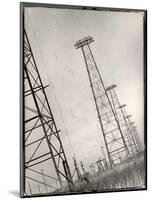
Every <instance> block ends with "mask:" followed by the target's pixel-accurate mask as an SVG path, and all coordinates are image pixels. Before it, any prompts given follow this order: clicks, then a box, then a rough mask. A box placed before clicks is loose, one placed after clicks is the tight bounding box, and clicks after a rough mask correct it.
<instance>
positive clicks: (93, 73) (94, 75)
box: [74, 36, 129, 167]
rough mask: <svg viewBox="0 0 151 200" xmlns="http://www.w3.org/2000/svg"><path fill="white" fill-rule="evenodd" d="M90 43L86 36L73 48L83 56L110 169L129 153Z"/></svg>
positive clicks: (89, 38)
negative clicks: (80, 51) (79, 50)
mask: <svg viewBox="0 0 151 200" xmlns="http://www.w3.org/2000/svg"><path fill="white" fill-rule="evenodd" d="M92 42H94V39H93V38H92V37H90V36H88V37H85V38H83V39H81V40H78V41H77V42H76V43H75V45H74V46H75V48H76V49H79V48H81V50H82V53H83V56H84V60H85V64H86V69H87V72H88V77H89V81H90V86H91V89H92V94H93V98H94V101H95V105H96V110H97V114H98V118H99V122H100V126H101V130H102V134H103V138H104V142H105V146H106V152H107V157H108V161H109V164H110V166H111V167H112V165H113V164H114V163H119V162H120V160H121V157H122V158H127V157H128V156H129V151H128V148H127V145H126V142H125V139H124V136H123V133H122V130H121V128H120V125H119V122H118V119H117V116H116V114H115V112H114V109H113V107H112V104H111V102H110V99H109V97H108V94H107V92H106V89H105V86H104V83H103V80H102V77H101V75H100V73H99V70H98V67H97V64H96V62H95V60H94V57H93V54H92V51H91V49H90V46H89V44H90V43H92Z"/></svg>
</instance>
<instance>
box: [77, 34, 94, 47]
mask: <svg viewBox="0 0 151 200" xmlns="http://www.w3.org/2000/svg"><path fill="white" fill-rule="evenodd" d="M92 42H94V39H93V37H91V36H87V37H84V38H82V39H81V40H78V41H77V42H76V43H75V45H74V46H75V48H76V49H78V48H81V47H83V46H85V45H88V44H90V43H92Z"/></svg>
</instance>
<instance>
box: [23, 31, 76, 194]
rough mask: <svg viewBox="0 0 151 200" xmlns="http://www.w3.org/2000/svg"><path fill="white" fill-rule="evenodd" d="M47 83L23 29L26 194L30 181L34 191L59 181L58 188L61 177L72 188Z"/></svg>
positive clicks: (54, 185)
mask: <svg viewBox="0 0 151 200" xmlns="http://www.w3.org/2000/svg"><path fill="white" fill-rule="evenodd" d="M46 87H47V85H46V86H44V85H43V82H42V79H41V77H40V73H39V71H38V68H37V64H36V61H35V58H34V55H33V52H32V49H31V46H30V42H29V39H28V36H27V33H26V32H25V31H24V104H25V116H24V124H25V125H24V126H25V133H24V134H25V135H24V152H25V163H24V168H25V180H24V181H25V183H24V185H25V193H26V194H28V193H29V190H28V189H27V188H28V187H27V183H28V182H29V181H30V183H31V184H30V188H32V191H34V194H38V193H39V192H41V188H40V186H41V187H43V186H45V188H47V191H48V192H54V191H55V190H56V189H58V185H59V189H61V188H62V186H63V183H64V181H65V184H66V185H68V186H69V190H70V191H71V190H72V184H73V183H72V178H71V173H70V168H69V165H68V162H67V158H66V155H65V152H64V149H63V145H62V142H61V139H60V135H59V132H60V131H59V130H58V129H57V126H56V123H55V120H54V117H53V114H52V111H51V108H50V105H49V101H48V98H47V95H46V91H45V89H46ZM43 169H44V170H45V173H44V170H43ZM46 179H47V180H46ZM46 181H47V182H46ZM35 184H37V185H35ZM39 185H40V186H39ZM56 185H57V186H56ZM35 188H37V190H36V189H35ZM48 188H49V190H48ZM30 191H31V189H30Z"/></svg>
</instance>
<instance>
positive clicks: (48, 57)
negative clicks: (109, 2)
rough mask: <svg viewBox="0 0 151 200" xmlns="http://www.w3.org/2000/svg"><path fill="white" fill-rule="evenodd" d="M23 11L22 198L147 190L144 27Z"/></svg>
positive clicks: (101, 11)
mask: <svg viewBox="0 0 151 200" xmlns="http://www.w3.org/2000/svg"><path fill="white" fill-rule="evenodd" d="M146 13H147V11H145V10H131V9H113V8H94V7H82V6H65V5H64V6H63V5H62V6H61V5H51V4H38V3H21V149H20V151H21V154H20V155H21V156H20V158H21V159H20V160H21V186H20V187H21V190H20V195H21V197H32V196H46V195H61V194H76V193H79V194H80V193H94V192H95V193H96V192H112V191H123V190H125V191H127V190H145V189H146V187H147V186H146V121H147V120H146V82H145V80H146V18H147V16H146V15H147V14H146Z"/></svg>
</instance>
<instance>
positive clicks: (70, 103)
mask: <svg viewBox="0 0 151 200" xmlns="http://www.w3.org/2000/svg"><path fill="white" fill-rule="evenodd" d="M25 11H26V12H25V28H26V31H27V34H28V36H29V40H30V43H31V46H32V49H33V53H34V56H35V58H36V62H37V65H38V69H39V71H40V74H41V77H42V80H43V82H44V83H45V84H50V87H49V88H48V89H47V95H48V98H49V102H50V106H51V108H52V111H53V115H54V117H55V120H56V123H57V126H58V129H61V130H62V133H61V138H62V140H63V144H64V149H65V152H66V154H67V157H68V160H69V163H70V166H71V168H72V157H73V151H74V153H75V156H76V158H77V160H78V161H80V160H82V161H83V162H84V165H85V167H86V168H88V166H89V165H90V163H91V162H95V161H96V160H97V159H98V158H99V157H101V155H102V154H101V151H100V149H101V145H104V143H103V138H102V134H101V130H100V127H99V123H98V119H97V113H96V109H95V105H94V100H93V98H92V92H91V88H90V83H89V80H88V75H87V71H86V66H85V63H84V59H83V55H82V52H81V50H80V49H78V50H76V49H75V48H74V44H75V42H76V41H77V40H79V39H81V38H82V37H85V36H88V35H89V36H92V37H94V40H95V42H94V43H92V44H91V49H92V52H93V55H94V58H95V60H96V63H97V65H98V68H99V71H100V73H101V75H102V78H103V81H104V84H105V86H106V87H107V86H109V85H111V84H116V85H117V86H118V87H117V88H116V91H117V95H118V96H119V100H120V102H121V104H126V105H127V111H128V113H129V114H132V116H133V118H132V119H133V120H134V121H135V123H136V125H137V128H138V132H139V134H140V136H141V138H142V139H143V134H144V133H143V14H142V13H139V12H138V13H133V12H111V11H107V12H106V11H86V10H83V11H82V10H67V9H52V8H49V9H48V8H26V9H25ZM56 100H57V102H56ZM60 112H61V113H60ZM61 114H62V118H63V120H64V123H65V126H66V129H67V132H68V135H69V137H70V140H71V144H72V148H73V150H71V144H70V142H69V138H68V137H67V134H66V133H65V127H64V124H63V122H62V119H61Z"/></svg>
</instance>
